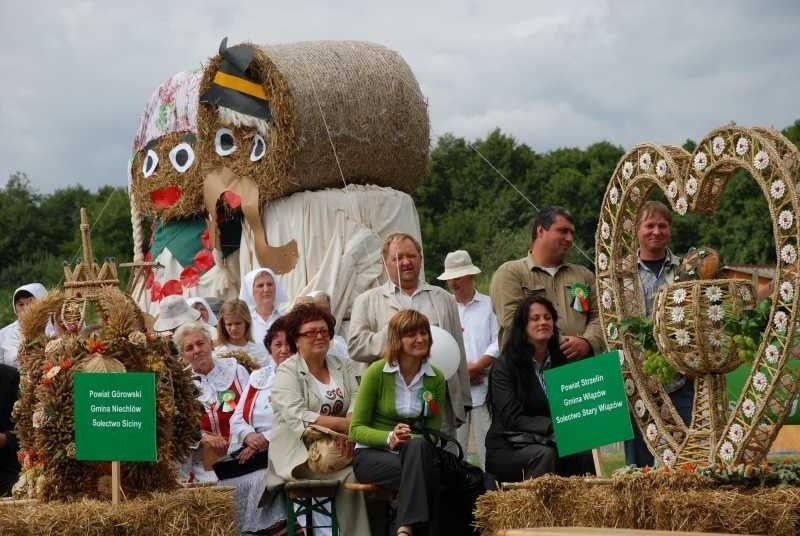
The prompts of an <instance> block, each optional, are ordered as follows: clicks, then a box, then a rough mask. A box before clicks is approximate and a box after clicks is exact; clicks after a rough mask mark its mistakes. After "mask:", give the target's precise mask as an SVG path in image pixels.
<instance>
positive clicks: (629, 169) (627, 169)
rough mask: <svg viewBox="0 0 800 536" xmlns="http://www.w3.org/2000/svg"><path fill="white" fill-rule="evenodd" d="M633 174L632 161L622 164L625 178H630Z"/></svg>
mask: <svg viewBox="0 0 800 536" xmlns="http://www.w3.org/2000/svg"><path fill="white" fill-rule="evenodd" d="M631 175H633V164H632V163H631V162H625V163H624V164H622V177H623V178H624V179H625V180H628V179H630V178H631Z"/></svg>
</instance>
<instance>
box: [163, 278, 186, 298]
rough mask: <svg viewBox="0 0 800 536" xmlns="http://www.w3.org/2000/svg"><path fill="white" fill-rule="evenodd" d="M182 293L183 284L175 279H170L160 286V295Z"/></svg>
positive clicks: (177, 294)
mask: <svg viewBox="0 0 800 536" xmlns="http://www.w3.org/2000/svg"><path fill="white" fill-rule="evenodd" d="M181 294H183V285H181V282H180V281H178V280H177V279H170V280H169V281H167V282H165V283H164V284H163V285H162V286H161V297H162V298H166V297H167V296H180V295H181Z"/></svg>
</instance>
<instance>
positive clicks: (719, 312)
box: [706, 305, 725, 322]
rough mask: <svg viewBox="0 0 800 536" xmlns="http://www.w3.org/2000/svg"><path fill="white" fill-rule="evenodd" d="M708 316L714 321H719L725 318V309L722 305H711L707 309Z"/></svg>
mask: <svg viewBox="0 0 800 536" xmlns="http://www.w3.org/2000/svg"><path fill="white" fill-rule="evenodd" d="M706 316H708V319H709V320H711V321H712V322H719V321H721V320H722V319H723V318H725V311H724V310H723V309H722V306H721V305H711V306H709V307H708V309H707V310H706Z"/></svg>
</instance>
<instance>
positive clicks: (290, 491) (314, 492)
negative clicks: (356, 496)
mask: <svg viewBox="0 0 800 536" xmlns="http://www.w3.org/2000/svg"><path fill="white" fill-rule="evenodd" d="M338 489H339V481H338V480H292V481H289V482H286V484H285V485H284V488H283V490H284V495H285V496H286V532H287V533H288V534H289V536H296V535H297V519H298V518H299V517H302V516H305V518H306V535H307V536H313V534H314V529H315V528H316V529H320V528H328V527H330V529H331V535H332V536H339V523H338V521H337V519H336V491H337V490H338ZM295 506H296V507H297V510H295ZM314 512H317V513H319V514H322V515H324V516H325V517H327V518H328V520H329V521H330V525H314V519H313V514H314Z"/></svg>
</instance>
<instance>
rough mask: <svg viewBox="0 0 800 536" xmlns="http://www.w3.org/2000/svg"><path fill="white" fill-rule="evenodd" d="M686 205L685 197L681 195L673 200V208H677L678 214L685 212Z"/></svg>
mask: <svg viewBox="0 0 800 536" xmlns="http://www.w3.org/2000/svg"><path fill="white" fill-rule="evenodd" d="M688 206H689V205H688V204H687V203H686V198H685V197H681V198H680V199H678V201H676V202H675V210H677V211H678V214H680V215H681V216H683V215H684V214H686V209H687V208H688Z"/></svg>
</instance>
